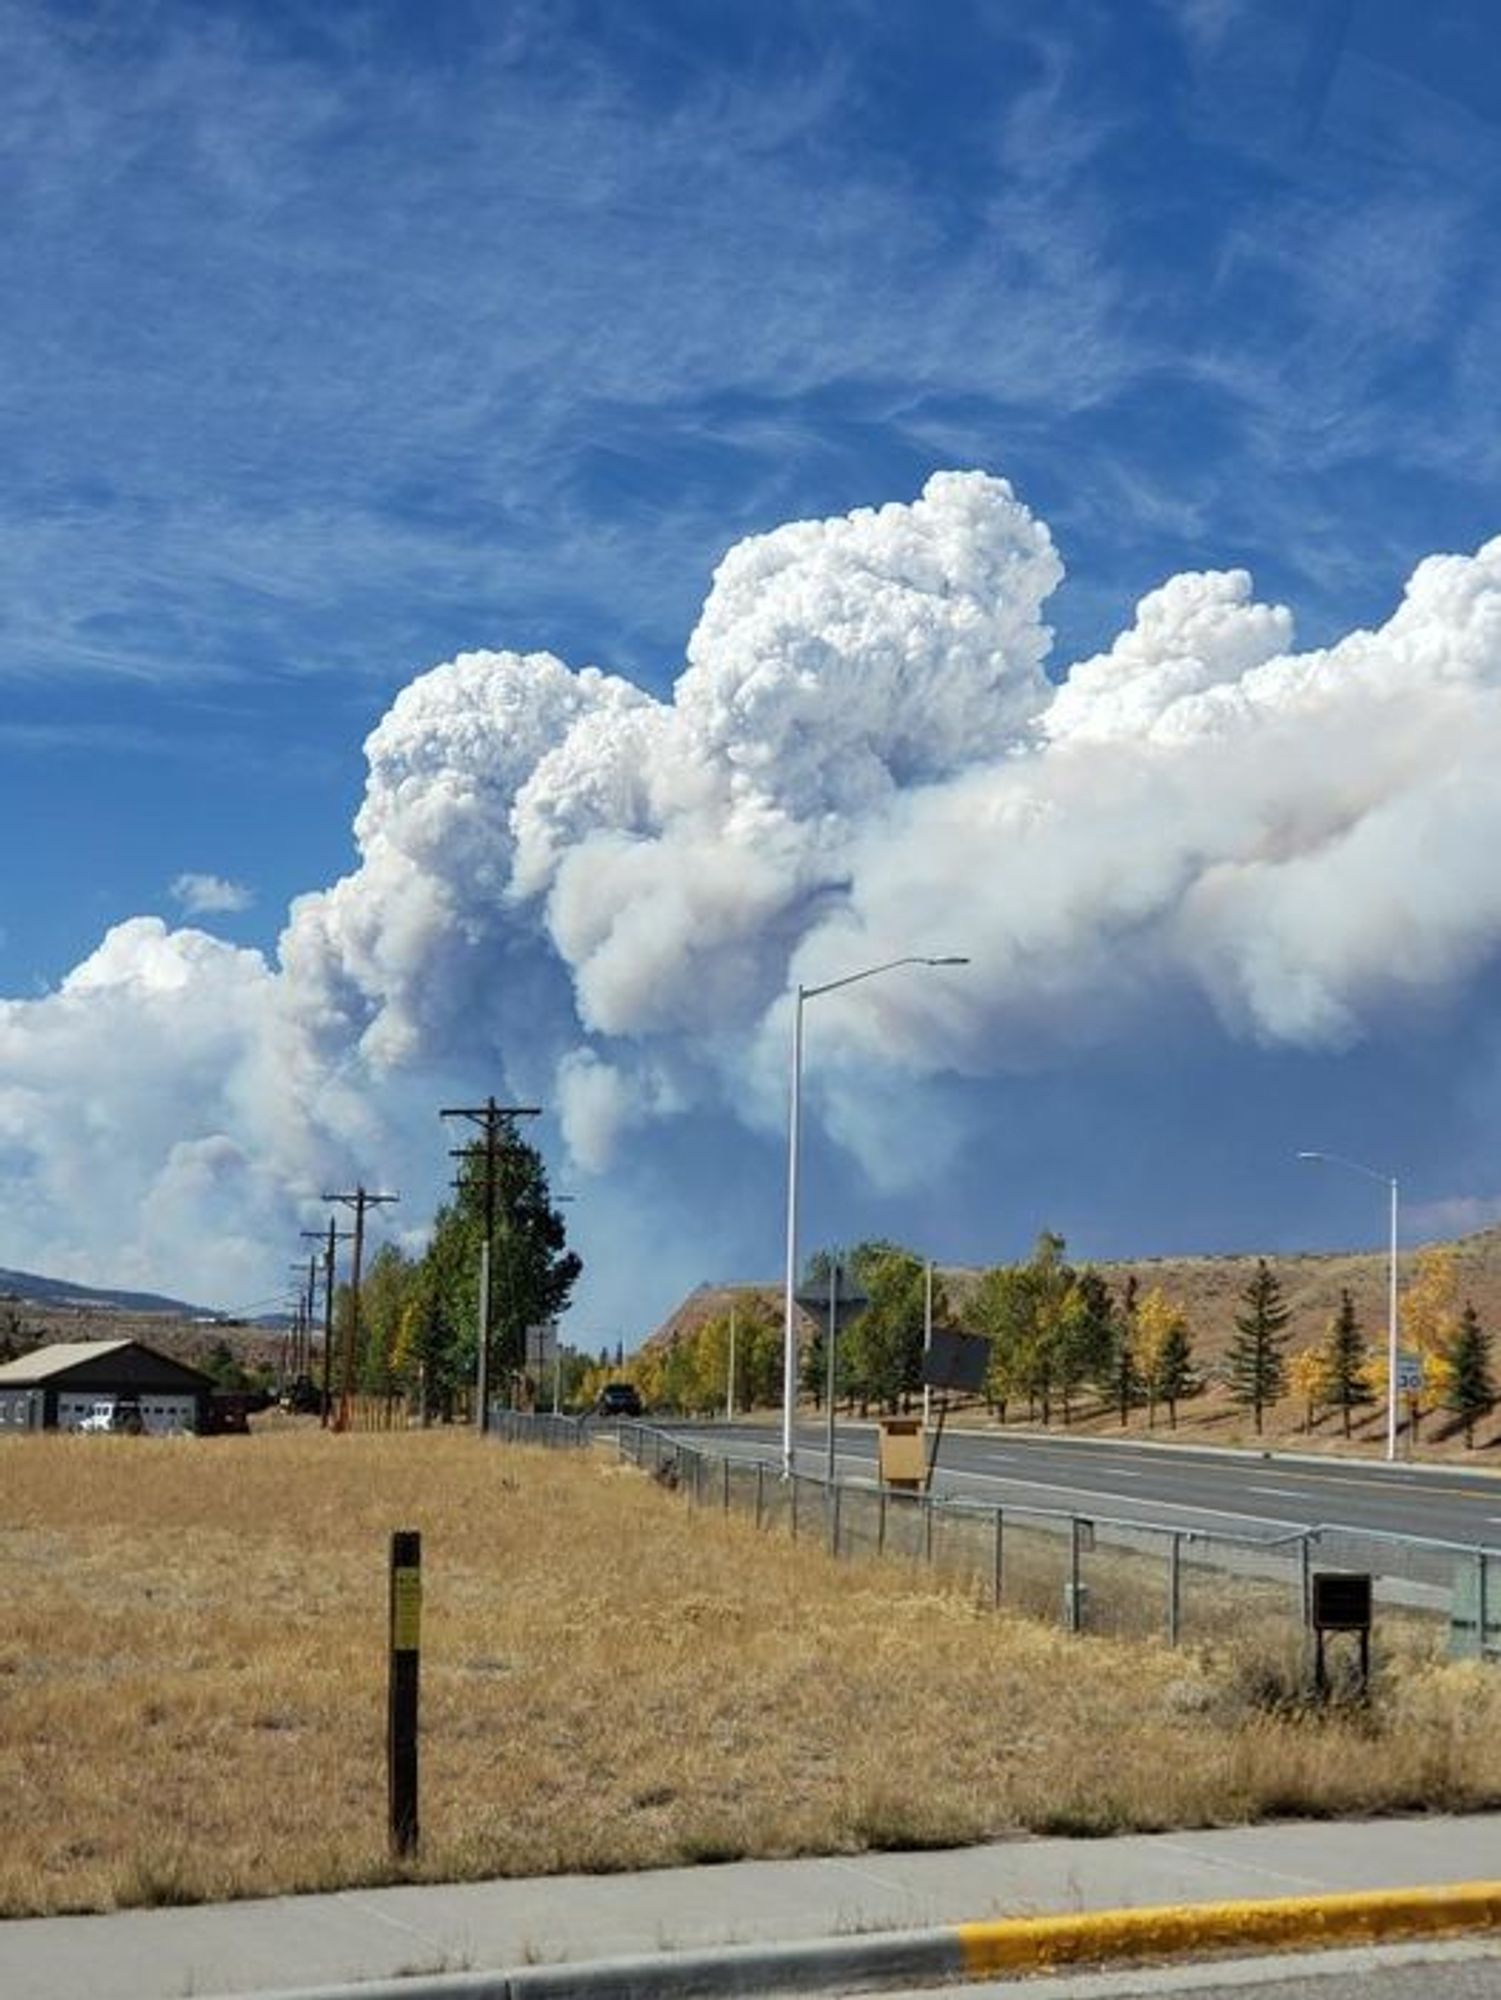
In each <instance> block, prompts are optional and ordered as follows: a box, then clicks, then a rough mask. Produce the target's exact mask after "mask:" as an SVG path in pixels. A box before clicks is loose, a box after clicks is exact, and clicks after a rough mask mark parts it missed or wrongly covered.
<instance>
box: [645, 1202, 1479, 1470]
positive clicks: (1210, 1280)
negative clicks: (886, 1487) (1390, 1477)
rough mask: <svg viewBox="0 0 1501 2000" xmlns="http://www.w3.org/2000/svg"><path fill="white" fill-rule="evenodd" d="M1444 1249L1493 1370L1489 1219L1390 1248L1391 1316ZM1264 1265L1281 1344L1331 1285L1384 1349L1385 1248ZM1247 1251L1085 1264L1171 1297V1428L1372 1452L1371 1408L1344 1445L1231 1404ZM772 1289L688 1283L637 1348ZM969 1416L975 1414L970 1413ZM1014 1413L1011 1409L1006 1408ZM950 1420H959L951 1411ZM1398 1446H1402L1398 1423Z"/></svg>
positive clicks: (1198, 1436)
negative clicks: (1286, 1310) (1182, 1340)
mask: <svg viewBox="0 0 1501 2000" xmlns="http://www.w3.org/2000/svg"><path fill="white" fill-rule="evenodd" d="M1435 1247H1444V1248H1448V1249H1452V1251H1453V1252H1454V1259H1455V1265H1456V1270H1457V1273H1458V1278H1459V1296H1460V1299H1461V1301H1464V1300H1470V1301H1472V1302H1473V1304H1474V1306H1475V1309H1476V1311H1477V1313H1478V1314H1479V1315H1480V1320H1481V1324H1482V1325H1483V1326H1484V1327H1485V1328H1486V1329H1487V1330H1488V1331H1489V1332H1491V1333H1492V1334H1493V1335H1496V1336H1498V1339H1497V1343H1496V1356H1497V1363H1498V1372H1501V1228H1496V1229H1485V1230H1480V1231H1478V1232H1476V1233H1475V1234H1474V1235H1470V1236H1462V1237H1460V1238H1458V1239H1457V1240H1455V1241H1453V1242H1451V1243H1447V1244H1444V1245H1443V1246H1436V1245H1423V1246H1419V1247H1415V1248H1411V1249H1404V1250H1402V1251H1401V1252H1400V1253H1399V1255H1398V1259H1397V1282H1398V1313H1399V1325H1400V1311H1401V1294H1402V1292H1403V1291H1405V1289H1406V1287H1407V1285H1408V1283H1409V1282H1410V1280H1411V1278H1412V1276H1413V1271H1414V1267H1415V1265H1416V1263H1417V1260H1418V1258H1419V1256H1420V1255H1421V1254H1422V1250H1423V1249H1425V1248H1435ZM1267 1262H1268V1264H1270V1265H1271V1267H1272V1269H1273V1270H1274V1271H1275V1272H1276V1274H1277V1276H1278V1278H1279V1279H1280V1280H1281V1283H1282V1290H1283V1296H1284V1298H1285V1299H1286V1301H1287V1304H1288V1306H1289V1307H1290V1309H1291V1314H1292V1317H1291V1320H1290V1322H1289V1325H1288V1352H1289V1353H1290V1354H1291V1353H1295V1352H1296V1351H1297V1350H1298V1349H1300V1348H1305V1347H1312V1346H1315V1345H1317V1344H1318V1343H1319V1342H1320V1341H1321V1340H1322V1339H1323V1338H1324V1335H1325V1333H1326V1332H1327V1330H1328V1326H1329V1322H1330V1320H1331V1318H1332V1317H1333V1315H1334V1313H1335V1312H1336V1311H1337V1310H1338V1307H1339V1299H1340V1293H1341V1291H1343V1290H1345V1289H1348V1290H1349V1292H1350V1294H1351V1296H1352V1298H1353V1299H1354V1301H1355V1308H1356V1312H1357V1314H1358V1315H1359V1317H1360V1321H1361V1324H1362V1327H1363V1329H1364V1331H1365V1335H1366V1339H1367V1341H1368V1343H1369V1345H1370V1348H1371V1350H1372V1352H1373V1354H1380V1353H1382V1352H1384V1350H1385V1346H1386V1337H1387V1291H1388V1271H1389V1265H1388V1258H1387V1253H1386V1251H1385V1250H1365V1251H1330V1252H1323V1253H1320V1252H1302V1253H1298V1254H1295V1255H1294V1254H1290V1255H1283V1256H1269V1257H1268V1258H1267ZM1256 1264H1257V1258H1256V1255H1255V1254H1254V1253H1245V1254H1226V1255H1221V1256H1184V1257H1143V1258H1136V1259H1132V1260H1127V1261H1121V1262H1118V1263H1102V1264H1099V1265H1098V1266H1097V1267H1096V1268H1097V1269H1098V1270H1100V1272H1101V1273H1102V1274H1103V1275H1104V1276H1105V1277H1106V1278H1107V1279H1108V1280H1109V1282H1110V1284H1111V1286H1112V1288H1113V1289H1114V1290H1115V1291H1116V1292H1117V1294H1119V1293H1120V1291H1122V1290H1123V1289H1124V1286H1125V1283H1126V1280H1127V1279H1128V1278H1129V1277H1132V1276H1134V1277H1135V1279H1136V1282H1137V1285H1138V1287H1139V1289H1140V1291H1141V1292H1143V1293H1145V1292H1147V1291H1149V1290H1151V1289H1152V1288H1153V1287H1154V1286H1155V1287H1158V1288H1160V1289H1161V1290H1162V1291H1163V1292H1164V1293H1166V1295H1167V1296H1168V1297H1169V1298H1170V1299H1171V1300H1173V1301H1174V1303H1175V1304H1177V1305H1178V1306H1180V1307H1181V1308H1182V1310H1183V1311H1184V1313H1185V1314H1186V1315H1187V1317H1188V1322H1189V1325H1190V1327H1191V1329H1192V1333H1193V1340H1194V1358H1195V1365H1196V1367H1197V1369H1198V1371H1199V1373H1200V1375H1201V1377H1202V1378H1203V1379H1204V1382H1205V1390H1204V1393H1203V1394H1201V1395H1197V1396H1195V1397H1193V1398H1192V1399H1191V1400H1189V1401H1188V1402H1186V1403H1184V1404H1182V1405H1181V1406H1180V1408H1179V1411H1178V1424H1177V1434H1178V1435H1179V1436H1180V1437H1181V1438H1182V1439H1183V1440H1184V1442H1192V1441H1198V1442H1205V1441H1214V1442H1219V1443H1227V1444H1243V1443H1254V1442H1263V1443H1267V1444H1274V1443H1275V1444H1299V1445H1308V1446H1311V1447H1313V1448H1315V1449H1319V1450H1323V1449H1333V1450H1339V1451H1342V1450H1346V1449H1353V1450H1356V1451H1365V1452H1379V1451H1381V1450H1382V1449H1383V1448H1384V1445H1385V1439H1386V1418H1385V1412H1384V1410H1383V1409H1381V1408H1377V1407H1375V1406H1370V1407H1368V1408H1366V1409H1364V1410H1362V1411H1360V1412H1358V1413H1357V1416H1356V1419H1355V1423H1354V1426H1353V1430H1354V1436H1353V1438H1352V1440H1351V1442H1350V1444H1349V1445H1347V1444H1346V1442H1345V1440H1344V1438H1343V1436H1342V1435H1339V1434H1338V1433H1339V1432H1340V1431H1341V1428H1342V1427H1341V1426H1340V1424H1339V1420H1338V1419H1337V1417H1336V1416H1335V1415H1333V1414H1332V1413H1329V1412H1324V1413H1322V1414H1315V1416H1314V1419H1313V1422H1312V1423H1311V1424H1310V1423H1309V1421H1308V1412H1307V1411H1306V1409H1305V1408H1304V1407H1303V1406H1302V1404H1301V1403H1299V1402H1298V1400H1297V1399H1296V1398H1295V1397H1293V1396H1288V1397H1287V1398H1286V1399H1284V1401H1283V1402H1282V1403H1280V1404H1279V1405H1278V1406H1277V1407H1276V1408H1275V1409H1274V1410H1271V1411H1268V1412H1266V1413H1265V1418H1264V1429H1263V1431H1262V1433H1260V1434H1259V1436H1258V1435H1257V1434H1255V1433H1253V1431H1252V1428H1251V1420H1250V1418H1249V1416H1248V1415H1246V1414H1245V1413H1244V1412H1243V1411H1240V1410H1239V1409H1237V1408H1236V1407H1235V1406H1234V1405H1233V1404H1232V1402H1231V1401H1230V1398H1229V1396H1228V1394H1227V1393H1226V1391H1225V1389H1224V1387H1223V1382H1222V1378H1221V1369H1220V1367H1219V1364H1220V1363H1222V1362H1223V1360H1224V1358H1225V1355H1226V1353H1227V1352H1228V1349H1229V1347H1230V1343H1231V1340H1232V1339H1233V1337H1234V1333H1235V1316H1236V1313H1237V1312H1238V1311H1239V1310H1240V1309H1241V1295H1242V1294H1243V1292H1244V1291H1245V1288H1246V1285H1247V1283H1248V1282H1249V1280H1250V1278H1251V1276H1252V1275H1253V1273H1254V1272H1255V1269H1256ZM941 1276H942V1278H943V1282H944V1286H945V1288H946V1290H947V1292H948V1295H949V1299H950V1301H951V1302H952V1304H953V1307H954V1309H955V1311H956V1314H957V1316H958V1317H959V1319H960V1320H961V1321H962V1320H963V1317H964V1309H965V1305H966V1303H967V1301H968V1300H969V1298H970V1297H971V1296H972V1295H973V1293H974V1290H975V1287H976V1286H977V1285H978V1283H979V1281H980V1278H981V1276H982V1273H981V1271H980V1270H979V1269H977V1268H975V1267H973V1266H964V1265H953V1266H946V1267H944V1268H943V1270H942V1272H941ZM781 1298H782V1292H781V1286H780V1285H779V1284H778V1283H776V1282H766V1283H762V1284H735V1285H700V1286H699V1287H698V1288H697V1290H696V1291H693V1292H690V1293H689V1295H688V1297H687V1298H686V1299H684V1300H683V1302H682V1304H681V1305H679V1306H678V1307H677V1308H676V1310H675V1311H674V1312H672V1313H671V1314H669V1316H668V1317H667V1319H665V1320H664V1321H663V1322H662V1324H661V1326H659V1327H658V1328H657V1329H656V1330H655V1332H654V1333H652V1334H651V1336H650V1337H649V1341H648V1343H647V1344H648V1345H652V1346H655V1345H657V1344H659V1343H662V1342H665V1341H670V1340H671V1339H673V1338H674V1337H677V1338H684V1337H687V1336H690V1335H692V1334H693V1333H695V1332H696V1331H697V1330H698V1328H699V1327H701V1326H703V1325H704V1324H705V1323H706V1322H707V1321H709V1320H711V1319H714V1318H716V1317H718V1316H719V1315H720V1314H722V1313H724V1312H727V1311H728V1310H729V1307H730V1306H731V1304H732V1303H737V1302H738V1303H740V1304H742V1305H744V1304H747V1303H749V1302H750V1301H751V1300H756V1299H759V1300H764V1301H766V1302H767V1303H768V1304H769V1305H770V1306H771V1307H772V1308H773V1309H774V1310H775V1311H776V1312H778V1313H779V1312H780V1310H781ZM974 1414H975V1415H976V1416H977V1417H978V1416H979V1415H980V1412H978V1411H976V1412H975V1413H974ZM1013 1414H1015V1413H1013ZM960 1421H963V1419H962V1417H961V1419H960ZM1075 1427H1076V1428H1079V1429H1084V1430H1100V1431H1112V1432H1115V1433H1116V1434H1118V1433H1119V1428H1120V1426H1119V1418H1118V1416H1117V1415H1116V1413H1115V1412H1114V1411H1112V1410H1109V1409H1105V1408H1102V1407H1101V1406H1100V1405H1099V1404H1097V1403H1096V1404H1093V1405H1091V1404H1089V1403H1088V1402H1087V1401H1086V1402H1085V1403H1084V1404H1083V1406H1082V1407H1081V1408H1080V1409H1079V1410H1078V1411H1077V1412H1076V1423H1075ZM1149 1427H1151V1428H1154V1429H1155V1430H1156V1431H1157V1432H1158V1433H1159V1434H1160V1435H1164V1436H1165V1435H1166V1427H1165V1419H1164V1418H1163V1416H1162V1414H1161V1413H1160V1412H1153V1413H1152V1416H1151V1417H1150V1418H1149V1416H1148V1414H1147V1413H1146V1412H1145V1411H1139V1410H1138V1411H1133V1412H1132V1414H1131V1416H1130V1420H1129V1424H1128V1426H1127V1428H1128V1430H1129V1431H1131V1432H1133V1433H1134V1432H1138V1431H1145V1430H1147V1429H1148V1428H1149ZM1418 1443H1419V1448H1420V1450H1421V1453H1422V1455H1423V1456H1424V1457H1427V1456H1429V1455H1430V1454H1435V1453H1436V1454H1437V1455H1439V1456H1447V1455H1449V1454H1450V1453H1451V1452H1454V1453H1463V1452H1464V1451H1465V1447H1464V1444H1463V1440H1462V1439H1461V1438H1460V1437H1459V1436H1458V1435H1457V1433H1456V1431H1455V1427H1454V1425H1453V1422H1452V1419H1450V1418H1448V1417H1447V1416H1446V1415H1445V1414H1444V1413H1443V1412H1441V1411H1430V1412H1428V1413H1427V1415H1426V1416H1425V1418H1424V1420H1423V1422H1422V1423H1421V1424H1420V1427H1419V1440H1418ZM1475 1443H1476V1445H1477V1447H1480V1448H1482V1449H1485V1450H1486V1451H1487V1453H1489V1451H1490V1450H1492V1449H1494V1448H1496V1447H1498V1446H1501V1412H1493V1414H1492V1416H1491V1418H1490V1419H1488V1420H1487V1421H1486V1422H1485V1423H1483V1424H1481V1425H1479V1426H1477V1428H1476V1433H1475ZM1402 1448H1403V1450H1404V1451H1405V1450H1406V1449H1407V1448H1408V1444H1407V1439H1406V1436H1405V1423H1404V1429H1403V1440H1402Z"/></svg>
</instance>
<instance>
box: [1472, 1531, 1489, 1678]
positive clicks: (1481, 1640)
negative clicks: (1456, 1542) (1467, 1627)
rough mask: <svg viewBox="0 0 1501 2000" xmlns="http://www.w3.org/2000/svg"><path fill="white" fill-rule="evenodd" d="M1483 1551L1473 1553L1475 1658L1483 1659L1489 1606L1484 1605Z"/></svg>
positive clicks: (1478, 1550)
mask: <svg viewBox="0 0 1501 2000" xmlns="http://www.w3.org/2000/svg"><path fill="white" fill-rule="evenodd" d="M1485 1586H1486V1576H1485V1550H1484V1549H1477V1550H1476V1551H1475V1657H1476V1659H1477V1660H1484V1658H1485V1620H1486V1613H1487V1611H1488V1610H1489V1606H1488V1605H1487V1604H1486V1601H1485V1597H1486V1587H1485Z"/></svg>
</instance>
